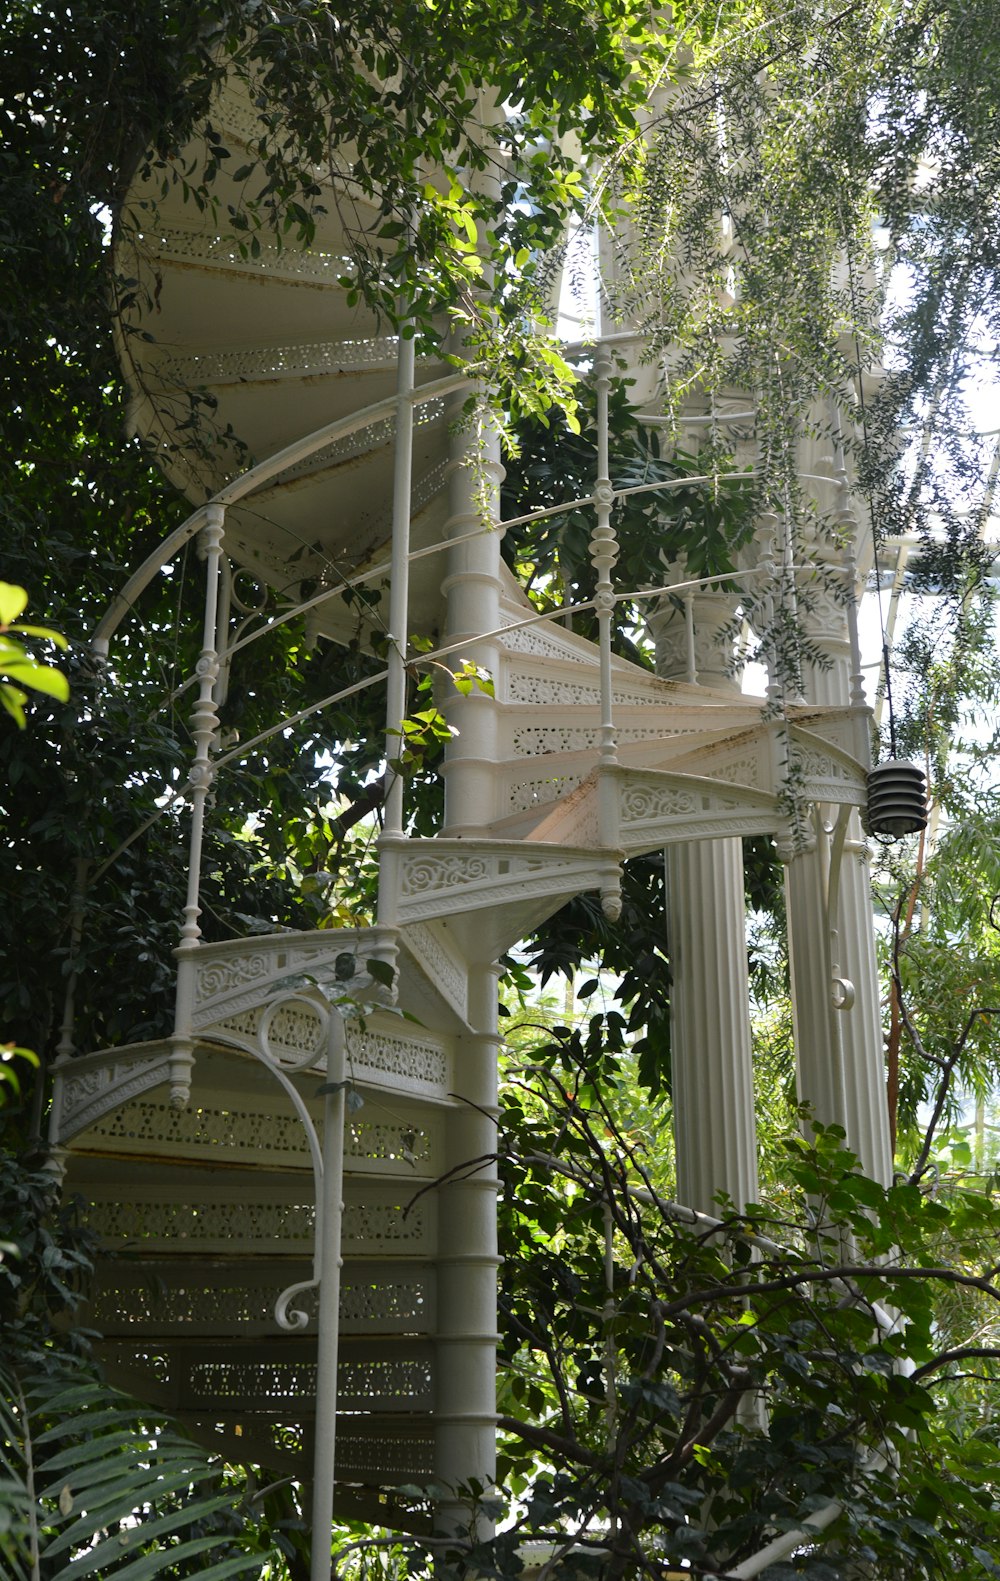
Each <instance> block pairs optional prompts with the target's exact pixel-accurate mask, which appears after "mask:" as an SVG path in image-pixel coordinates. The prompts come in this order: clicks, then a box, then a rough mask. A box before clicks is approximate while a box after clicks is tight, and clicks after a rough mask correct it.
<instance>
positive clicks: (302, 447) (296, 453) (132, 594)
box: [91, 373, 473, 653]
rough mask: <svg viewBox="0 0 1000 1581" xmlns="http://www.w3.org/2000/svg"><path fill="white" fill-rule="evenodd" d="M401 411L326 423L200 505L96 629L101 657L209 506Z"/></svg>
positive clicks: (446, 388)
mask: <svg viewBox="0 0 1000 1581" xmlns="http://www.w3.org/2000/svg"><path fill="white" fill-rule="evenodd" d="M472 382H473V381H472V379H471V378H470V377H469V375H468V374H464V373H451V374H445V375H444V376H443V378H440V379H434V380H433V381H432V382H431V383H430V384H421V385H420V386H419V387H418V388H417V389H415V390H414V391H413V392H412V393H411V394H410V395H409V396H408V397H406V399H407V400H409V401H410V402H411V403H412V404H413V405H414V406H420V405H422V404H423V403H424V402H425V401H433V400H439V399H441V398H442V397H443V396H446V395H453V394H455V393H457V391H459V390H463V389H466V388H468V387H469V386H470V385H471V384H472ZM398 409H399V396H398V395H390V396H386V397H385V399H384V400H381V401H375V402H373V403H372V405H371V406H362V407H360V408H359V409H358V410H357V411H356V412H351V413H350V414H349V415H348V416H347V417H338V418H336V419H335V420H334V421H333V422H331V423H324V424H323V426H322V428H317V429H314V430H313V432H312V433H311V434H306V435H304V437H303V438H302V439H296V440H295V441H294V443H293V444H290V445H286V446H285V448H284V449H283V450H277V451H275V453H274V455H273V456H269V457H268V459H267V460H266V461H260V462H258V463H257V465H256V466H253V467H250V468H249V470H248V471H246V472H243V473H241V474H240V476H239V477H238V478H234V479H233V481H232V482H231V483H227V484H226V486H225V487H224V488H222V489H219V491H218V492H217V493H216V494H213V495H212V497H211V499H210V500H206V502H205V504H204V505H199V506H198V508H197V509H196V510H195V511H193V512H192V513H191V515H190V516H189V517H188V518H187V519H186V520H185V521H183V522H182V523H181V525H180V526H179V527H176V528H175V529H174V531H173V532H172V533H170V534H168V536H167V537H166V538H165V539H164V540H163V542H162V543H161V544H159V545H158V546H157V548H155V549H154V550H153V551H152V553H151V554H149V555H147V557H146V559H145V560H144V561H143V562H142V565H141V566H140V567H139V569H138V570H137V571H134V572H133V574H132V575H131V576H130V577H129V579H128V581H127V582H126V584H125V586H124V587H123V588H122V590H121V592H120V593H119V594H118V595H117V597H116V598H115V599H114V601H113V603H112V604H111V605H110V607H109V609H108V611H107V613H106V614H105V615H103V616H102V618H101V620H100V621H99V622H98V624H97V626H96V627H95V629H94V635H93V637H92V638H91V643H92V645H93V646H94V647H95V648H96V649H97V651H98V652H105V653H106V652H107V646H108V643H109V641H110V639H111V637H112V636H113V635H114V633H115V631H116V629H117V627H118V626H119V624H120V622H121V621H122V620H123V619H124V617H125V615H126V614H127V613H128V611H129V609H131V607H132V605H133V604H134V602H135V600H136V599H137V598H138V597H139V595H140V593H142V592H144V590H145V589H146V588H147V587H148V585H149V583H150V582H151V581H152V579H153V577H154V576H155V575H156V573H157V571H159V570H160V569H161V568H162V567H163V566H165V565H167V564H168V563H169V561H170V560H171V559H172V558H173V556H174V555H175V554H176V553H177V550H178V549H180V548H182V547H183V546H184V544H185V543H187V542H188V540H189V539H190V538H193V537H194V535H195V533H197V532H198V531H199V529H200V528H201V526H202V525H203V523H204V520H205V513H206V512H207V510H208V508H209V506H211V505H222V506H224V507H225V506H230V505H238V504H239V502H240V501H241V500H244V499H246V498H247V497H248V495H251V494H253V493H254V492H255V490H256V489H258V488H260V486H261V485H262V484H264V483H269V482H270V481H271V479H272V478H274V477H277V476H278V474H279V473H281V472H285V471H287V469H288V468H289V467H293V466H297V465H298V463H299V462H300V461H307V460H308V459H309V457H310V456H312V455H315V453H316V452H317V451H318V450H324V449H325V448H326V446H327V445H330V444H333V443H334V442H335V441H336V440H338V439H347V438H349V437H350V435H351V434H355V433H357V432H358V430H359V429H362V428H370V427H372V425H373V424H375V423H378V422H381V421H383V420H384V419H385V418H388V417H393V416H394V415H395V413H396V412H397V411H398Z"/></svg>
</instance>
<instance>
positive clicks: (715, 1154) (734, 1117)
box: [648, 567, 758, 1213]
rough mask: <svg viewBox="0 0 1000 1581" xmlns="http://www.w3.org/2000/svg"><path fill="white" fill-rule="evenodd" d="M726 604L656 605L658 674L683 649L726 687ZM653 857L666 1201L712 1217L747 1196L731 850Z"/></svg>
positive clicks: (737, 904) (705, 598) (737, 862)
mask: <svg viewBox="0 0 1000 1581" xmlns="http://www.w3.org/2000/svg"><path fill="white" fill-rule="evenodd" d="M669 569H671V571H674V570H678V569H680V575H681V577H682V576H683V570H682V568H677V567H671V568H669ZM671 579H672V580H673V579H675V578H673V577H672V578H671ZM734 606H735V600H734V599H733V598H732V597H727V596H726V595H724V594H721V593H719V592H717V591H706V592H705V593H696V594H694V595H693V596H692V599H691V605H690V617H691V618H690V620H689V619H688V618H686V615H687V611H686V612H685V614H682V613H681V612H679V611H678V610H677V609H676V607H675V606H674V605H673V604H671V603H670V602H669V601H667V600H664V601H663V602H662V603H660V604H658V605H657V606H656V607H655V608H653V609H652V610H651V611H650V614H649V617H648V621H649V627H650V631H651V632H652V634H653V639H654V641H655V643H656V658H657V663H656V668H657V672H658V674H660V675H664V676H666V677H668V678H672V679H677V678H688V670H689V667H690V662H691V650H692V648H693V649H694V652H695V655H696V661H697V663H698V665H699V677H701V676H702V675H703V673H704V672H707V675H708V678H709V679H710V680H711V684H712V687H713V690H715V691H718V690H723V689H726V690H731V691H734V692H735V691H737V690H738V687H737V684H736V682H735V680H734V679H733V677H732V675H731V674H729V673H727V666H726V657H727V655H726V651H725V650H726V649H727V648H728V646H729V641H728V628H729V625H730V622H731V620H732V616H733V611H734ZM692 623H693V624H692ZM692 629H693V640H692ZM665 859H666V877H667V937H668V941H669V947H670V967H671V974H672V977H673V986H672V988H671V998H670V1013H671V1070H672V1084H673V1107H674V1138H675V1145H676V1152H677V1198H678V1201H680V1202H683V1203H684V1204H685V1205H686V1206H688V1207H691V1208H695V1209H697V1210H698V1212H700V1213H714V1212H716V1211H717V1204H716V1203H715V1196H716V1193H717V1192H719V1191H724V1192H726V1193H727V1194H728V1195H729V1196H730V1197H731V1198H732V1199H733V1201H734V1202H735V1203H736V1205H737V1207H743V1206H744V1205H745V1204H746V1203H748V1202H755V1201H756V1200H757V1195H758V1187H757V1130H756V1123H755V1117H754V1095H753V1050H752V1042H751V1035H750V985H749V978H748V969H747V941H746V900H745V893H744V885H743V843H742V841H741V840H732V839H730V840H698V841H692V842H691V843H689V844H684V845H672V846H669V847H668V848H667V851H666V858H665Z"/></svg>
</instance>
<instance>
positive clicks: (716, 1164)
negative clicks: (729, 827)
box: [667, 840, 757, 1213]
mask: <svg viewBox="0 0 1000 1581" xmlns="http://www.w3.org/2000/svg"><path fill="white" fill-rule="evenodd" d="M744 913H745V901H744V891H743V847H742V843H741V842H740V841H739V840H694V841H691V842H690V843H688V844H683V845H675V846H670V847H668V850H667V927H668V937H669V940H670V967H671V972H672V975H673V988H672V991H671V1001H670V1010H671V1069H672V1073H673V1074H672V1085H673V1101H674V1139H675V1145H676V1150H677V1197H678V1200H679V1201H681V1202H683V1203H686V1204H687V1206H688V1207H692V1208H696V1209H698V1210H699V1211H700V1212H702V1213H713V1212H716V1211H717V1207H716V1204H715V1203H714V1200H713V1199H714V1197H715V1195H716V1193H717V1192H719V1191H724V1192H726V1194H727V1195H728V1196H730V1197H732V1199H733V1201H734V1202H735V1203H736V1205H737V1207H743V1206H744V1205H745V1204H746V1203H748V1202H755V1201H756V1200H757V1133H756V1126H755V1123H754V1096H753V1065H752V1055H751V1043H750V988H749V983H748V979H747V946H746V935H745V931H744V920H743V919H744Z"/></svg>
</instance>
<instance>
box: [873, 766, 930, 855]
mask: <svg viewBox="0 0 1000 1581" xmlns="http://www.w3.org/2000/svg"><path fill="white" fill-rule="evenodd" d="M926 827H927V783H926V781H925V779H924V774H923V770H922V769H919V768H918V767H917V765H916V764H915V763H907V762H906V761H905V759H902V758H887V759H886V761H885V762H884V763H879V764H877V765H876V767H875V768H873V769H872V771H871V773H870V774H869V776H868V828H869V830H870V831H871V833H872V834H876V835H882V836H885V837H887V838H888V839H890V840H901V839H902V838H903V836H904V834H918V833H919V832H920V830H921V829H926Z"/></svg>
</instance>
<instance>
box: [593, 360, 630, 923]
mask: <svg viewBox="0 0 1000 1581" xmlns="http://www.w3.org/2000/svg"><path fill="white" fill-rule="evenodd" d="M612 366H613V364H612V358H611V350H610V348H609V347H608V346H606V345H601V346H598V348H597V352H596V354H595V356H594V374H595V379H596V386H597V481H596V484H595V487H594V499H595V502H596V506H597V521H596V522H595V524H594V531H593V533H592V534H591V538H590V558H591V561H592V563H593V566H594V570H595V571H596V573H597V589H596V594H595V598H594V609H595V612H596V614H597V630H598V648H599V653H600V676H601V768H602V770H604V769H610V768H613V767H614V766H615V764H616V763H617V762H618V744H617V738H616V734H615V716H614V690H613V685H612V678H611V635H612V624H613V619H614V613H615V593H614V584H613V582H612V579H611V573H612V571H613V570H614V566H615V562H616V561H617V559H618V539H617V536H616V534H615V530H614V528H613V527H612V525H611V510H612V506H613V504H614V491H613V489H612V485H611V478H610V475H609V473H610V465H611V463H610V444H609V429H608V398H609V395H610V391H611V371H612ZM597 816H598V827H599V833H600V841H601V845H602V846H603V847H604V849H605V850H617V847H618V838H619V836H618V788H617V786H616V785H615V783H614V780H613V779H612V777H611V775H610V774H605V773H602V774H601V778H600V783H599V785H598V813H597ZM601 909H602V910H603V912H604V915H605V916H606V917H607V918H608V919H609V921H611V922H617V920H618V918H619V917H620V916H621V911H622V898H621V866H620V863H619V861H618V860H617V859H615V860H614V861H611V862H609V863H608V865H607V866H606V867H605V870H604V873H603V874H602V877H601Z"/></svg>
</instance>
